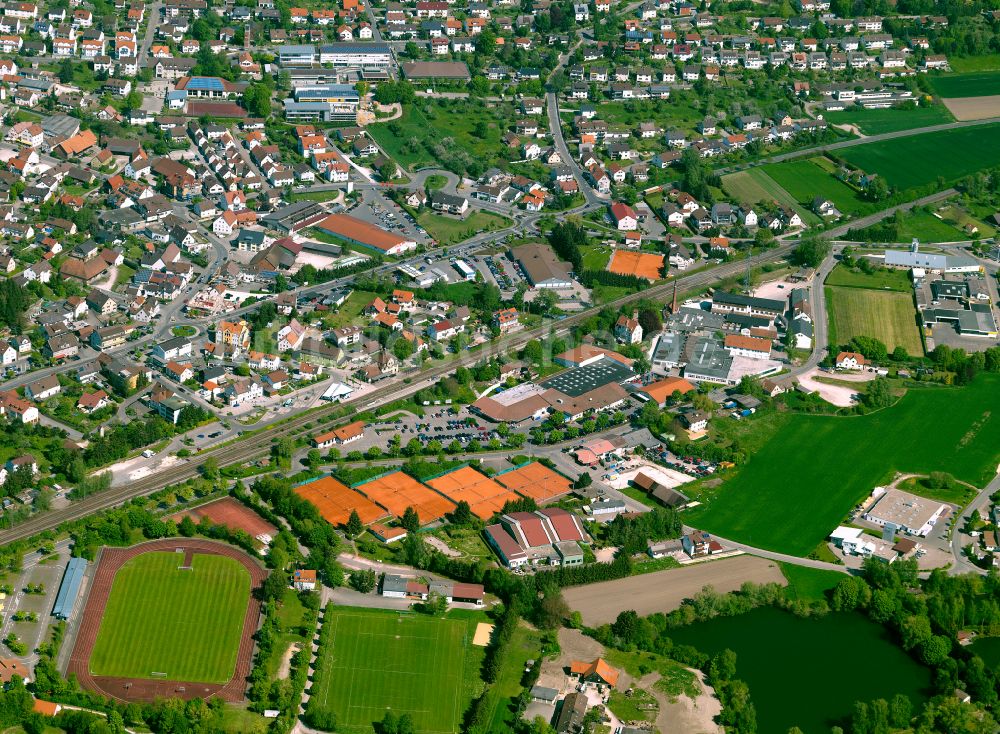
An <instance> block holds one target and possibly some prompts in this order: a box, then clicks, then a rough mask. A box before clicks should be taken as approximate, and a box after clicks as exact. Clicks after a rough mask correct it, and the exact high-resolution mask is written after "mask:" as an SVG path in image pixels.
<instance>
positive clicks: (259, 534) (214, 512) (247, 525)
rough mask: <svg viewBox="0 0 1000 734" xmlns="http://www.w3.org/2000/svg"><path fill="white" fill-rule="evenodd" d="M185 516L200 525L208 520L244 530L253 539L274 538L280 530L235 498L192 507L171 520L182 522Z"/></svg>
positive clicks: (215, 523)
mask: <svg viewBox="0 0 1000 734" xmlns="http://www.w3.org/2000/svg"><path fill="white" fill-rule="evenodd" d="M185 516H187V517H190V518H191V520H193V521H194V522H196V523H198V522H201V520H202V518H208V520H209V521H211V522H212V523H213V524H214V525H225V526H226V527H227V528H229V529H230V530H242V531H244V532H245V533H246V534H247V535H249V536H250V537H251V538H257V539H261V538H263V537H264V536H267V537H270V538H273V537H274V536H275V535H277V534H278V529H277V528H276V527H274V525H272V524H271V523H269V522H268V521H267V520H265V519H264V518H262V517H261V516H260V515H258V514H257V513H256V512H254V511H253V510H251V509H250V508H249V507H247V506H246V505H244V504H243V503H242V502H240V501H239V500H238V499H236V498H234V497H222V498H221V499H217V500H215V501H213V502H209V503H207V504H204V505H201V506H199V507H192V508H191V509H190V510H184V511H183V512H178V513H177V514H175V515H171V516H170V518H169V519H171V520H173V521H174V522H180V520H182V519H183V518H184V517H185Z"/></svg>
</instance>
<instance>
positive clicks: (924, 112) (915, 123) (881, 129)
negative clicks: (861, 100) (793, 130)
mask: <svg viewBox="0 0 1000 734" xmlns="http://www.w3.org/2000/svg"><path fill="white" fill-rule="evenodd" d="M823 117H824V119H825V120H826V121H827V122H829V123H830V124H831V125H845V124H852V125H857V126H858V127H859V128H861V132H863V133H864V134H865V135H879V134H881V133H891V132H895V131H896V130H911V129H913V128H915V127H929V126H930V125H942V124H944V123H947V122H954V120H955V118H954V117H952V115H951V113H950V112H949V111H948V108H947V107H945V106H944V105H940V104H937V105H929V106H927V107H917V108H910V109H906V108H900V107H890V108H889V109H886V110H866V109H863V108H861V107H858V108H856V109H847V110H841V111H840V112H825V113H823Z"/></svg>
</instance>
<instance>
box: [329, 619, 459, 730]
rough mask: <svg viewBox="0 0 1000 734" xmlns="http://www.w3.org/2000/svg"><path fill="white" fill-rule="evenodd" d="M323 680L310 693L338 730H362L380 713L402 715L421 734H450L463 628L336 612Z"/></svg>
mask: <svg viewBox="0 0 1000 734" xmlns="http://www.w3.org/2000/svg"><path fill="white" fill-rule="evenodd" d="M328 623H330V624H333V625H334V644H333V646H332V647H331V650H332V653H331V659H330V667H329V669H330V671H331V672H330V676H329V680H328V685H327V686H326V689H325V690H323V691H319V692H316V691H314V692H313V693H312V695H313V696H316V697H317V698H318V699H319V700H320V702H321V703H322V704H323V705H325V706H328V707H330V708H332V709H333V710H334V711H336V712H337V715H338V719H339V720H340V722H341V724H342V726H343V727H345V728H348V729H349V728H354V727H356V728H358V729H360V730H366V729H368V730H370V726H371V723H372V722H373V721H377V720H379V719H381V718H382V715H383V714H384V712H385V711H386V710H392V711H393V712H394V713H396V714H402V713H409V714H410V715H411V716H412V717H413V720H414V723H415V725H416V728H417V730H418V731H421V732H431V733H438V734H446V733H447V734H450V733H452V732H456V731H458V728H459V725H460V723H461V716H462V714H463V712H464V706H463V695H462V692H463V690H464V687H465V686H464V685H463V678H464V675H465V657H466V654H467V647H468V644H469V630H468V623H467V622H466V621H464V620H453V619H437V618H432V617H421V616H417V615H412V614H403V615H394V614H385V613H380V612H374V613H367V614H366V613H358V612H351V611H348V612H341V611H339V610H338V611H337V612H335V613H334V614H333V615H332V618H331V619H330V620H329V622H328Z"/></svg>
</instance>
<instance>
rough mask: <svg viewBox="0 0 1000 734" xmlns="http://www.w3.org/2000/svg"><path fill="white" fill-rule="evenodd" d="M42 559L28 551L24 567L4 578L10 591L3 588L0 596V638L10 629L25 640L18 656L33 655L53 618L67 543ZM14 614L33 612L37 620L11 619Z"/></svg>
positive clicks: (66, 557)
mask: <svg viewBox="0 0 1000 734" xmlns="http://www.w3.org/2000/svg"><path fill="white" fill-rule="evenodd" d="M42 559H43V557H42V556H41V555H40V554H38V553H31V554H27V555H26V556H25V559H24V570H23V571H22V572H21V573H20V574H8V575H7V577H6V578H5V579H4V582H3V583H4V584H5V585H6V586H8V587H10V591H9V592H4V593H3V597H4V598H3V599H2V600H0V614H2V615H3V620H4V621H3V627H2V628H0V638H4V637H7V635H9V634H11V633H13V634H14V635H15V636H16V637H17V639H18V640H19V641H20V642H21V643H23V644H24V646H25V648H26V652H25V654H24V655H15V657H18V658H19V659H21V660H26V659H29V658H33V657H34V653H35V649H36V648H37V647H38V645H40V644H41V643H42V642H43V641H44V640H45V636H46V635H47V634H48V629H49V625H50V623H52V622H53V621H54V620H53V619H52V618H51V617H50V616H49V615H50V614H51V612H52V607H53V605H54V604H55V600H56V594H57V593H58V592H59V584H60V582H61V581H62V577H63V572H64V571H65V570H66V563H67V562H68V561H69V546H68V544H66V543H64V544H62V545H60V546H59V547H57V549H56V552H55V553H52V554H50V555H47V556H44V561H43V560H42ZM29 592H31V593H29ZM15 614H29V615H34V618H35V619H36V621H33V622H32V621H14V615H15Z"/></svg>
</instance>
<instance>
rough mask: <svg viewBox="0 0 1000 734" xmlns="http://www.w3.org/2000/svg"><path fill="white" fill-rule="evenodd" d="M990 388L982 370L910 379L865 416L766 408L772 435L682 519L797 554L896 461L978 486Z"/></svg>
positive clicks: (988, 462) (995, 430)
mask: <svg viewBox="0 0 1000 734" xmlns="http://www.w3.org/2000/svg"><path fill="white" fill-rule="evenodd" d="M998 390H1000V375H994V374H982V375H979V376H978V377H977V378H976V380H975V381H973V382H972V384H970V385H967V386H965V387H954V388H946V387H920V388H911V389H910V390H909V391H908V392H907V394H906V395H904V396H903V397H902V398H901V399H900V400H899V401H898V402H897V403H896V404H894V405H893V406H891V407H889V408H885V409H883V410H880V411H877V412H875V413H870V414H868V415H865V416H839V415H838V416H819V415H807V414H799V413H796V414H789V413H782V414H777V415H775V416H773V417H772V416H767V417H768V418H769V419H771V420H773V421H775V422H776V430H774V431H772V432H771V438H770V440H769V441H767V442H766V443H765V444H763V445H762V446H761V447H760V448H758V449H757V450H756V451H753V452H752V453H751V458H750V459H749V460H748V461H747V463H746V464H745V465H743V466H742V467H740V468H739V470H738V471H737V473H736V474H735V476H733V477H732V478H731V479H729V480H728V481H726V482H724V483H723V484H722V485H720V486H719V487H717V488H713V489H711V490H706V491H705V492H704V493H703V494H702V495H701V496H699V497H698V499H699V500H700V501H701V502H702V503H703V504H702V505H701V506H700V507H695V508H693V509H689V510H685V513H684V514H685V517H686V519H685V523H686V524H689V525H692V526H695V527H697V528H699V529H703V530H707V531H708V532H710V533H714V534H717V535H720V536H721V537H723V538H731V539H733V540H738V541H740V542H744V543H748V544H750V545H754V546H757V547H760V548H766V549H768V550H773V551H779V552H784V553H790V554H793V555H799V556H805V555H807V554H809V553H810V552H812V551H813V550H814V549H815V548H816V546H817V545H819V543H820V542H822V541H823V539H824V538H825V537H826V536H827V535H828V534H829V533H830V532H831V531H832V530H833V529H834V528H835V527H836V526H837V524H838V523H840V522H841V521H842V520H843V519H844V517H845V515H846V514H847V512H848V511H850V509H851V508H852V507H853V506H854V505H855V504H857V502H858V501H859V500H861V499H862V498H863V497H865V496H867V495H868V494H870V493H871V491H872V489H874V488H875V487H876V486H877V485H878V484H879V483H880V482H882V481H884V480H885V479H887V478H888V477H890V476H891V475H892V473H893V472H895V471H900V472H916V473H929V472H932V471H939V470H941V469H942V468H944V469H946V470H947V471H949V472H950V473H951V474H953V475H954V476H955V477H956V478H958V479H961V480H963V481H967V482H969V483H971V484H974V485H976V486H978V487H982V486H985V484H986V483H988V481H989V480H990V479H991V478H992V476H993V475H994V472H995V470H996V466H997V462H998V460H1000V421H998V420H995V419H994V420H990V412H991V411H990V410H988V406H990V405H991V404H995V402H996V400H995V396H996V395H997V391H998ZM932 416H933V424H934V428H933V430H928V425H929V424H928V421H929V419H930V417H932ZM751 424H752V423H751ZM890 436H891V437H892V440H891V441H890V440H886V439H887V438H888V437H890ZM876 446H877V448H875V447H876Z"/></svg>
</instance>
